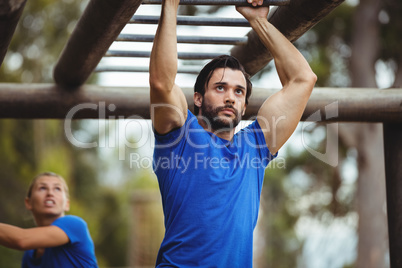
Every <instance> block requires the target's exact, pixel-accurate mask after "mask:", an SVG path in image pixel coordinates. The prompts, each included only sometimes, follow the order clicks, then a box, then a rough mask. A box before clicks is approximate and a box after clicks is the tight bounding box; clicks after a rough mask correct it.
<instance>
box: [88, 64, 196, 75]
mask: <svg viewBox="0 0 402 268" xmlns="http://www.w3.org/2000/svg"><path fill="white" fill-rule="evenodd" d="M201 69H202V66H180V67H178V69H177V72H178V73H183V74H199V72H200V70H201ZM95 72H97V73H101V72H132V73H148V72H149V68H148V66H98V67H97V68H96V69H95Z"/></svg>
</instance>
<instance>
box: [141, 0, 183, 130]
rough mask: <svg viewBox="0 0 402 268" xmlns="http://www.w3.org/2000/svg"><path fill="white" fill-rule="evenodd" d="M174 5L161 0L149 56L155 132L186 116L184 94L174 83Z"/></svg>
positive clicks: (172, 126) (177, 123)
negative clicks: (159, 13) (160, 9)
mask: <svg viewBox="0 0 402 268" xmlns="http://www.w3.org/2000/svg"><path fill="white" fill-rule="evenodd" d="M178 6H179V0H163V2H162V13H161V16H160V19H159V25H158V29H157V31H156V34H155V39H154V44H153V47H152V52H151V57H150V65H149V82H150V90H151V92H150V97H151V119H152V123H153V127H154V129H155V131H156V132H157V133H158V134H166V133H168V132H170V131H171V130H173V129H175V128H179V127H181V126H183V125H184V123H185V121H186V118H187V109H188V105H187V101H186V98H185V96H184V93H183V92H182V90H181V89H180V88H179V87H178V86H177V85H176V84H175V79H176V74H177V33H176V26H177V23H176V20H177V9H178Z"/></svg>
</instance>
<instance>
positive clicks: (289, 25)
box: [231, 0, 344, 75]
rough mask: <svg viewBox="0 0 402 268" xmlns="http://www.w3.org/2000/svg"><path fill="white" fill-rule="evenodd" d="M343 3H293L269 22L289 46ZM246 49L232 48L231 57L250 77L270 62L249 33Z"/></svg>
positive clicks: (306, 0)
mask: <svg viewBox="0 0 402 268" xmlns="http://www.w3.org/2000/svg"><path fill="white" fill-rule="evenodd" d="M343 1H344V0H329V1H322V0H292V1H290V3H289V5H286V6H280V7H278V9H276V10H275V12H274V13H273V15H272V16H270V18H269V21H270V22H271V23H272V25H274V26H275V27H276V28H277V29H278V30H279V31H280V32H282V34H283V35H284V36H285V37H286V38H288V39H289V40H290V41H291V42H294V41H296V40H297V39H298V38H299V37H300V36H302V35H303V34H304V33H305V32H307V31H308V30H309V29H310V28H311V27H313V26H314V25H315V24H317V22H319V21H320V20H321V19H322V18H324V17H325V16H327V15H328V14H329V13H330V12H331V11H332V10H333V9H334V8H335V7H337V6H339V5H340V4H341V3H343ZM247 36H248V44H247V45H246V46H235V47H233V48H232V50H231V55H232V56H234V57H236V58H237V59H239V60H240V62H241V63H242V64H243V65H244V67H245V68H246V71H247V72H248V73H249V74H250V75H254V74H256V73H257V72H258V71H259V70H261V69H262V68H264V67H265V66H266V65H267V64H268V62H269V61H270V60H271V59H272V56H271V54H270V53H269V51H268V50H267V49H266V48H265V46H264V45H263V44H262V43H261V41H260V39H259V37H258V35H257V34H256V33H255V32H254V31H253V30H252V31H250V32H249V33H248V34H247Z"/></svg>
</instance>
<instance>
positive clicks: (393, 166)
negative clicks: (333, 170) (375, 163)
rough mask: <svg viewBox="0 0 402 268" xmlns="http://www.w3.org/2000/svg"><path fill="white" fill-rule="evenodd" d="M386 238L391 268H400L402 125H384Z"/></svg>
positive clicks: (401, 247) (401, 249) (401, 256)
mask: <svg viewBox="0 0 402 268" xmlns="http://www.w3.org/2000/svg"><path fill="white" fill-rule="evenodd" d="M383 128H384V159H385V177H386V190H387V214H388V238H389V253H390V262H391V267H392V268H398V267H402V255H401V252H402V239H401V237H402V213H401V208H402V123H398V124H384V127H383Z"/></svg>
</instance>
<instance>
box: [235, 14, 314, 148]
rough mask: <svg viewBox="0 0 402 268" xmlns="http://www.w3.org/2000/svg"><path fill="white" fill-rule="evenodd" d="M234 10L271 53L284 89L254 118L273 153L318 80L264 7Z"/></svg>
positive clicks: (287, 134)
mask: <svg viewBox="0 0 402 268" xmlns="http://www.w3.org/2000/svg"><path fill="white" fill-rule="evenodd" d="M237 10H238V11H239V12H240V13H241V14H242V15H243V16H244V17H245V18H246V19H247V20H248V21H249V22H250V25H251V27H252V28H253V30H254V31H255V32H256V33H257V35H258V36H259V38H260V40H261V42H262V43H263V44H264V45H265V46H266V48H267V49H268V50H269V51H270V52H271V54H272V56H273V58H274V61H275V67H276V70H277V72H278V75H279V79H280V81H281V83H282V86H283V88H282V90H280V91H279V92H277V93H275V94H273V95H272V96H271V97H269V98H268V99H267V100H266V101H265V102H264V103H263V105H262V106H261V108H260V110H259V111H258V115H257V121H258V123H259V124H260V126H261V128H262V129H263V131H264V136H265V140H266V143H267V146H268V149H269V150H270V152H271V153H272V154H275V153H276V152H277V151H278V150H279V149H280V148H281V147H282V146H283V144H284V143H285V142H286V141H287V140H288V139H289V137H290V136H291V135H292V133H293V132H294V130H295V129H296V127H297V124H298V123H299V121H300V118H301V116H302V114H303V111H304V109H305V107H306V105H307V101H308V99H309V97H310V95H311V92H312V90H313V87H314V85H315V82H316V80H317V77H316V75H315V74H314V73H313V71H312V70H311V68H310V66H309V64H308V63H307V61H306V59H305V58H304V57H303V55H302V54H301V53H300V52H299V51H298V50H297V49H296V47H294V45H293V44H292V43H291V42H290V41H289V40H288V39H286V37H284V36H283V35H282V33H280V32H279V31H278V30H277V29H276V28H275V27H274V26H273V25H272V24H271V23H269V22H268V20H267V15H268V11H269V9H268V8H267V7H258V8H253V7H237Z"/></svg>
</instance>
